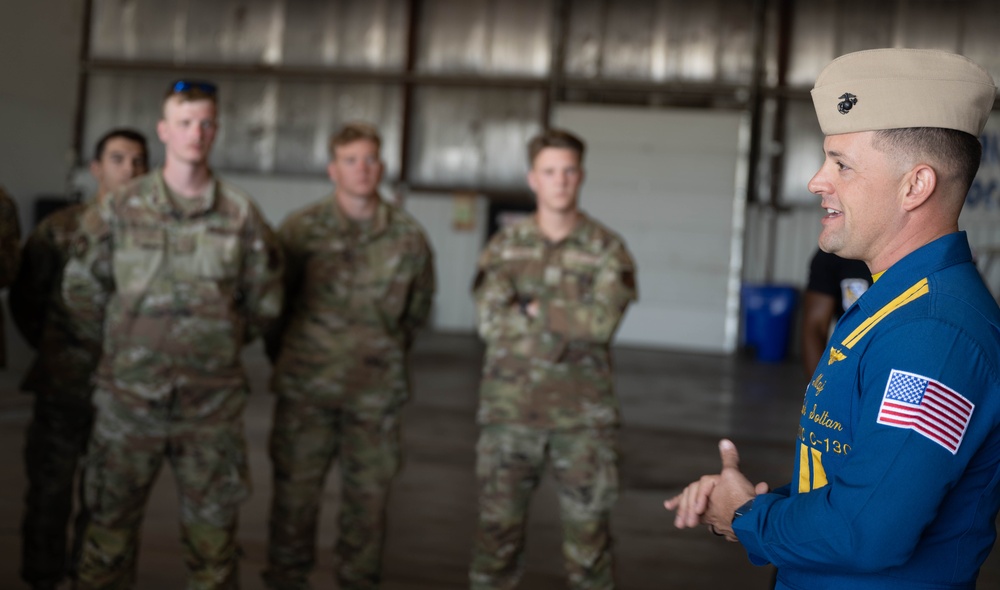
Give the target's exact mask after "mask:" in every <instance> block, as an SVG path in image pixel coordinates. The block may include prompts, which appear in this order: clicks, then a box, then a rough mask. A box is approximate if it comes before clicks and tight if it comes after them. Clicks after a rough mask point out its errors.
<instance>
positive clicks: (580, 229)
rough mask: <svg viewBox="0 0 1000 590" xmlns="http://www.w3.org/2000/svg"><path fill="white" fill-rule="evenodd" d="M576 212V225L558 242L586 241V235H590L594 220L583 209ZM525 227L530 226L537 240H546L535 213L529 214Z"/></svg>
mask: <svg viewBox="0 0 1000 590" xmlns="http://www.w3.org/2000/svg"><path fill="white" fill-rule="evenodd" d="M577 214H578V215H579V220H578V221H577V224H576V226H575V227H574V228H573V231H571V232H569V235H567V236H566V238H565V239H564V240H562V241H561V242H559V243H560V244H569V243H573V244H583V243H586V242H587V237H588V236H590V233H591V229H593V227H594V222H593V220H591V219H590V217H589V216H587V214H586V213H584V212H583V211H580V210H577ZM525 227H527V228H530V231H531V233H532V234H534V235H535V236H536V237H537V238H538V239H539V240H543V241H546V242H547V241H548V238H546V237H545V234H543V233H542V228H541V227H539V225H538V216H537V214H532V215H531V219H530V221H529V223H526V224H525Z"/></svg>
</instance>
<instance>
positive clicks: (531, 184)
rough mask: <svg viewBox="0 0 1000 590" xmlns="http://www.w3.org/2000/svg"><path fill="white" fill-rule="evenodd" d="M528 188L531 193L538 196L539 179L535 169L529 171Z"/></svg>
mask: <svg viewBox="0 0 1000 590" xmlns="http://www.w3.org/2000/svg"><path fill="white" fill-rule="evenodd" d="M528 188H530V189H531V192H533V193H535V194H538V179H536V178H535V169H534V168H532V169H531V170H528Z"/></svg>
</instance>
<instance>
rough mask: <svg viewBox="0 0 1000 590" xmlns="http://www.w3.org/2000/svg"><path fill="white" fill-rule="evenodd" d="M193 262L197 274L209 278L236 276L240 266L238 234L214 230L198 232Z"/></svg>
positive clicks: (230, 277)
mask: <svg viewBox="0 0 1000 590" xmlns="http://www.w3.org/2000/svg"><path fill="white" fill-rule="evenodd" d="M193 262H194V267H195V272H196V274H197V275H198V276H201V277H205V278H210V279H232V278H236V275H237V274H238V273H239V268H240V240H239V236H238V235H236V234H234V233H224V232H215V231H208V232H205V233H203V234H200V235H199V236H198V247H197V248H196V249H195V253H194V260H193Z"/></svg>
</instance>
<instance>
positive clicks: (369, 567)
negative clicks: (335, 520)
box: [264, 123, 434, 590]
mask: <svg viewBox="0 0 1000 590" xmlns="http://www.w3.org/2000/svg"><path fill="white" fill-rule="evenodd" d="M381 143H382V142H381V139H380V138H379V135H378V132H377V131H376V130H375V128H373V127H372V126H370V125H367V124H364V123H351V124H348V125H346V126H344V127H343V128H342V129H340V130H339V131H338V132H337V133H335V134H334V135H333V137H332V138H331V139H330V164H329V166H328V167H327V171H328V173H329V175H330V179H331V180H332V181H333V183H334V192H333V195H331V196H329V197H327V198H325V199H323V200H321V201H319V202H317V203H315V204H313V205H311V206H309V207H306V208H305V209H303V210H301V211H299V212H297V213H293V214H292V215H291V216H289V218H288V219H287V220H285V222H284V223H282V225H281V229H280V231H279V235H280V238H281V243H282V246H283V247H284V251H285V256H286V258H287V261H288V271H287V273H286V275H285V278H286V281H285V284H286V293H287V302H288V304H287V306H286V310H285V314H284V320H285V321H284V323H283V328H282V329H280V330H275V331H274V332H273V333H272V334H271V335H270V337H269V338H268V349H269V354H270V355H271V356H272V358H274V359H276V363H275V368H274V375H273V379H272V389H273V390H274V392H275V393H276V394H277V396H278V403H277V407H276V409H275V414H274V429H273V430H272V433H271V443H270V452H271V460H272V462H273V464H274V498H273V501H272V503H271V521H270V537H269V545H268V568H267V570H266V571H265V572H264V580H265V582H266V583H267V585H268V587H269V588H274V589H277V590H286V589H287V590H292V589H300V588H308V587H309V585H308V578H309V574H310V572H311V571H312V569H313V566H314V564H315V561H316V524H317V519H318V512H319V502H320V496H321V494H322V491H323V484H324V482H325V479H326V474H327V472H328V471H329V469H330V466H331V464H332V463H333V461H334V460H335V459H338V458H339V460H340V474H341V504H340V515H339V522H340V530H339V537H338V539H337V546H336V557H337V564H336V575H337V579H338V581H339V587H340V588H342V589H344V590H367V589H374V588H378V586H379V582H380V579H381V574H382V572H381V563H382V547H383V545H384V543H385V528H386V514H385V512H386V503H387V501H388V494H389V484H390V483H391V481H392V479H393V477H394V476H395V475H396V472H397V471H398V470H399V465H400V448H399V419H400V416H399V414H400V410H401V408H402V406H403V403H404V402H405V401H406V400H407V399H408V398H409V394H410V384H409V376H408V371H407V366H406V363H407V356H408V352H409V349H410V345H411V343H412V342H413V336H414V332H415V331H416V329H417V328H418V327H419V326H421V325H423V324H424V323H425V322H426V321H427V317H428V315H429V314H430V310H431V302H432V298H433V295H434V267H433V255H432V252H431V249H430V246H429V244H428V242H427V238H426V236H425V235H424V232H423V230H422V229H421V228H420V225H419V224H418V223H417V222H416V220H414V219H413V218H412V217H411V216H410V215H408V214H407V213H406V212H405V211H403V210H402V209H400V208H398V207H396V206H393V205H390V204H389V203H386V202H385V201H383V200H382V198H381V197H380V196H379V194H378V184H379V181H380V180H381V178H382V161H381V158H380V155H379V151H380V148H381Z"/></svg>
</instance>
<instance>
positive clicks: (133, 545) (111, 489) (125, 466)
mask: <svg viewBox="0 0 1000 590" xmlns="http://www.w3.org/2000/svg"><path fill="white" fill-rule="evenodd" d="M94 400H95V405H96V407H97V419H96V421H95V424H94V430H93V433H92V434H91V438H90V443H89V448H88V455H87V460H86V467H85V477H84V498H85V500H86V505H87V508H88V509H89V511H90V518H91V520H90V524H89V525H88V526H87V530H86V533H85V535H84V545H83V550H82V554H81V558H80V563H79V566H78V574H77V575H78V578H77V586H76V588H77V590H90V589H94V590H96V589H98V588H100V589H103V590H118V589H126V588H133V587H134V586H135V566H136V557H137V555H138V547H139V539H140V536H139V535H140V528H141V525H142V519H143V513H144V511H145V506H146V502H147V500H148V499H149V493H150V491H151V489H152V487H153V484H154V482H155V480H156V477H157V475H158V473H159V471H160V468H161V466H162V465H163V462H164V461H167V462H168V463H169V464H170V467H171V469H172V471H173V475H174V479H175V480H176V483H177V491H178V496H179V504H180V525H181V541H182V543H183V546H184V562H185V564H186V565H187V568H188V583H187V588H188V589H189V590H208V589H233V588H238V587H239V578H238V575H239V568H238V562H239V547H238V546H237V543H236V524H237V517H238V515H239V507H240V503H241V502H242V501H243V500H245V499H246V498H247V497H248V496H249V494H250V483H249V482H250V479H249V474H248V469H247V457H246V441H245V439H244V436H243V424H242V421H240V420H228V421H224V422H211V423H207V422H194V421H191V420H184V419H180V418H176V417H175V418H174V419H169V418H167V419H165V418H164V417H163V416H157V417H156V418H153V417H151V416H150V415H138V414H137V413H135V412H134V411H133V410H131V409H130V408H128V407H125V406H123V405H121V404H119V403H117V402H116V401H115V400H114V399H113V398H112V396H111V394H107V393H105V392H102V391H101V390H100V389H98V390H97V392H95V396H94Z"/></svg>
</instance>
